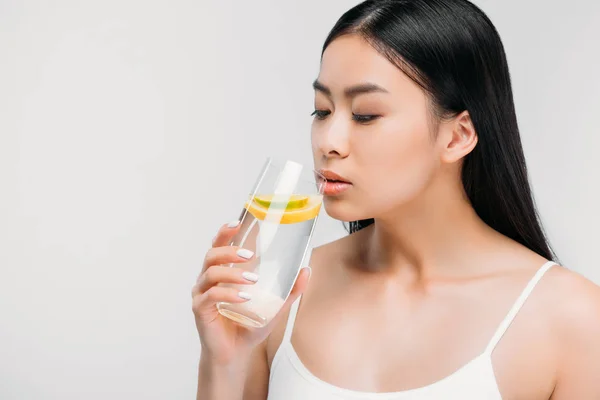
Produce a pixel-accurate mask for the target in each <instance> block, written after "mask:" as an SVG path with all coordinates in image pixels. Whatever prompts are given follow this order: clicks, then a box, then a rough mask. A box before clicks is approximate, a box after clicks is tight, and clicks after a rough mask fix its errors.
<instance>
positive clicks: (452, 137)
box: [442, 111, 478, 164]
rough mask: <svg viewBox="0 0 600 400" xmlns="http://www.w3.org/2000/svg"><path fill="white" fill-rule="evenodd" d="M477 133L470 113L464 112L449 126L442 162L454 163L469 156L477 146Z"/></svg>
mask: <svg viewBox="0 0 600 400" xmlns="http://www.w3.org/2000/svg"><path fill="white" fill-rule="evenodd" d="M477 140H478V137H477V132H476V131H475V126H473V122H472V121H471V116H470V115H469V112H468V111H463V112H462V113H460V114H459V115H457V116H456V117H454V118H453V119H452V121H450V122H449V124H448V134H447V135H446V139H445V143H443V144H444V149H443V153H442V161H443V162H445V163H449V164H450V163H454V162H456V161H459V160H461V159H462V158H464V157H465V156H466V155H467V154H469V153H470V152H471V151H473V149H474V148H475V145H477Z"/></svg>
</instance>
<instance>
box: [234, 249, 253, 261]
mask: <svg viewBox="0 0 600 400" xmlns="http://www.w3.org/2000/svg"><path fill="white" fill-rule="evenodd" d="M235 253H236V254H237V255H238V256H240V257H242V258H245V259H246V260H249V259H250V258H252V256H253V255H254V252H253V251H250V250H248V249H239V250H238V251H236V252H235Z"/></svg>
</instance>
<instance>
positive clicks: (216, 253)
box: [202, 246, 254, 271]
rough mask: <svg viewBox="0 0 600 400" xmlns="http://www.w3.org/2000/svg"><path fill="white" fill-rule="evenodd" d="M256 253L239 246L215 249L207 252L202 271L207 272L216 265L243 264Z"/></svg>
mask: <svg viewBox="0 0 600 400" xmlns="http://www.w3.org/2000/svg"><path fill="white" fill-rule="evenodd" d="M253 257H254V252H252V251H251V250H248V249H243V248H241V247H237V246H223V247H213V248H211V249H209V250H208V251H207V252H206V256H205V257H204V263H203V265H202V271H206V270H207V269H209V268H210V267H212V266H214V265H222V264H229V263H236V264H239V263H243V262H247V261H249V260H251V259H252V258H253Z"/></svg>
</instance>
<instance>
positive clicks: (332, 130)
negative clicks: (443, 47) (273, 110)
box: [312, 35, 440, 221]
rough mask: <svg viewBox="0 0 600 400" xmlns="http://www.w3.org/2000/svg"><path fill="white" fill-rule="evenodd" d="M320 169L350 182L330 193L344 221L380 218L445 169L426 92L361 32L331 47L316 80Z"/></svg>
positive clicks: (331, 207) (330, 203) (329, 202)
mask: <svg viewBox="0 0 600 400" xmlns="http://www.w3.org/2000/svg"><path fill="white" fill-rule="evenodd" d="M315 110H316V114H315V117H314V118H315V119H314V121H313V125H312V149H313V156H314V163H315V168H317V169H326V170H330V171H333V172H334V173H336V174H338V175H340V176H342V177H343V178H345V180H347V181H349V182H350V183H351V185H350V186H349V187H348V188H347V189H346V190H344V191H343V192H341V193H338V194H335V195H326V196H325V203H324V204H325V209H326V210H327V213H328V214H329V215H330V216H331V217H333V218H335V219H339V220H342V221H352V220H360V219H367V218H375V217H378V216H380V215H382V214H384V213H386V212H389V211H391V210H393V209H395V208H397V207H399V206H402V204H406V203H408V202H410V201H411V200H413V199H415V198H417V197H418V196H419V194H420V193H422V192H423V191H424V190H425V188H426V187H428V184H429V183H430V182H432V180H433V178H434V177H435V176H436V172H437V171H438V170H439V168H440V161H439V150H438V148H439V146H438V145H437V144H436V140H435V135H434V133H433V132H432V118H431V113H430V112H429V101H428V98H427V97H426V95H425V92H424V91H423V90H422V89H421V88H420V87H419V86H418V85H417V84H416V83H415V82H413V81H412V80H411V79H410V78H408V77H407V76H406V75H405V74H404V73H403V72H401V71H400V70H399V69H398V68H397V67H396V66H395V65H394V64H392V63H391V62H390V61H388V59H387V58H385V57H384V56H382V55H381V54H379V53H378V52H377V51H376V50H375V49H374V48H372V47H371V46H370V45H369V44H368V43H367V42H366V41H365V40H364V39H362V38H361V37H360V36H358V35H347V36H341V37H339V38H337V39H335V40H334V41H333V42H332V43H331V44H330V45H329V46H328V47H327V49H326V50H325V52H324V54H323V59H322V62H321V69H320V72H319V77H318V78H317V80H316V82H315Z"/></svg>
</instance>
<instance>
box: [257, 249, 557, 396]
mask: <svg viewBox="0 0 600 400" xmlns="http://www.w3.org/2000/svg"><path fill="white" fill-rule="evenodd" d="M553 265H555V263H554V262H552V261H548V262H547V263H545V264H544V265H543V266H542V267H541V268H540V269H539V270H538V271H537V273H536V274H535V275H534V276H533V278H532V279H531V280H530V281H529V283H528V284H527V286H526V287H525V289H524V290H523V292H522V293H521V295H520V296H519V298H518V299H517V300H516V302H515V304H514V305H513V307H512V308H511V309H510V311H509V312H508V314H507V315H506V317H505V318H504V320H503V321H502V323H501V324H500V326H499V327H498V329H497V330H496V332H495V334H494V336H493V337H492V339H491V340H490V342H489V344H488V346H487V347H486V349H485V351H484V352H483V353H481V354H480V355H478V356H477V357H475V358H474V359H472V360H471V361H469V362H468V363H466V364H465V365H463V366H462V367H461V368H459V369H458V370H457V371H455V372H453V373H452V374H450V375H448V376H446V377H445V378H443V379H441V380H439V381H437V382H434V383H432V384H430V385H427V386H422V387H419V388H416V389H409V390H404V391H400V392H387V393H369V392H358V391H354V390H349V389H343V388H340V387H337V386H334V385H331V384H329V383H327V382H324V381H322V380H321V379H319V378H317V377H316V376H314V375H313V374H312V373H311V372H310V371H309V370H308V369H307V368H306V367H305V366H304V365H303V364H302V361H300V358H298V355H297V354H296V352H295V351H294V348H293V346H292V343H291V342H290V338H291V336H292V330H293V328H294V322H295V319H296V313H297V311H298V304H299V302H300V299H298V300H296V301H295V302H294V304H293V305H292V308H291V310H290V315H289V317H288V321H287V325H286V328H285V333H284V335H283V340H282V342H281V345H280V346H279V349H277V352H276V353H275V357H274V358H273V363H272V365H271V373H270V377H269V395H268V398H267V400H341V399H348V400H350V399H352V400H357V399H359V400H360V399H363V400H364V399H376V400H451V399H452V400H502V397H501V396H500V390H499V389H498V385H497V383H496V377H495V374H494V367H493V365H492V358H491V356H492V352H493V351H494V348H495V347H496V345H497V344H498V342H499V341H500V339H501V338H502V336H503V335H504V333H505V332H506V330H507V329H508V327H509V326H510V324H511V323H512V321H513V319H514V318H515V316H516V315H517V313H518V312H519V310H520V309H521V307H522V306H523V304H524V303H525V301H526V300H527V298H528V297H529V295H530V294H531V292H532V290H533V289H534V287H535V286H536V285H537V283H538V282H539V280H540V279H541V278H542V276H543V275H544V274H545V273H546V271H548V270H549V269H550V268H551V267H552V266H553Z"/></svg>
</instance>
